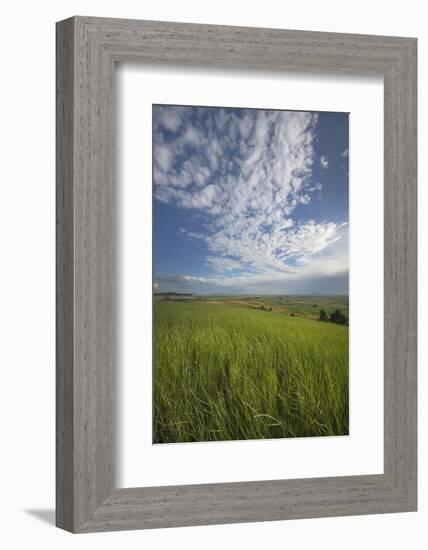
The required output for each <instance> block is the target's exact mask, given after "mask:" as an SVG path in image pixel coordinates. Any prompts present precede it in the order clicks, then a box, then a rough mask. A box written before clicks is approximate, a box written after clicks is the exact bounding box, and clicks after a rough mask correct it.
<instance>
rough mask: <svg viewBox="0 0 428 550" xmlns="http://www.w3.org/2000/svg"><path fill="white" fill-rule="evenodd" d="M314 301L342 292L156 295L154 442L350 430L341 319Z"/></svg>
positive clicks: (328, 301) (342, 303) (339, 304)
mask: <svg viewBox="0 0 428 550" xmlns="http://www.w3.org/2000/svg"><path fill="white" fill-rule="evenodd" d="M262 308H263V309H262ZM270 308H272V310H271V311H266V309H270ZM321 309H324V310H325V311H327V312H328V313H329V314H330V313H331V312H332V311H334V310H335V309H340V310H341V311H342V312H343V313H344V314H345V315H346V316H347V317H348V299H347V297H340V296H339V297H325V296H323V297H321V296H305V297H303V296H301V297H298V296H289V297H287V296H283V297H282V296H269V297H266V296H233V297H224V296H223V297H221V296H217V297H216V296H210V297H198V296H190V295H189V296H184V295H175V296H165V295H164V296H155V303H154V373H153V374H154V377H153V380H154V386H153V391H154V407H153V412H154V420H153V434H154V435H153V441H154V443H174V442H190V441H221V440H239V439H264V438H280V437H309V436H312V437H314V436H325V435H345V434H348V365H349V357H348V338H349V329H348V327H346V326H340V325H337V324H333V323H323V322H320V321H318V320H317V319H318V317H319V312H320V310H321Z"/></svg>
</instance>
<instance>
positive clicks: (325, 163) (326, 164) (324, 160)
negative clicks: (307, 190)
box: [320, 155, 328, 169]
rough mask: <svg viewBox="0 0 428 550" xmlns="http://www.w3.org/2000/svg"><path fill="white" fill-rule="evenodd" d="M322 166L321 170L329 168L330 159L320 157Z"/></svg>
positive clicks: (323, 156)
mask: <svg viewBox="0 0 428 550" xmlns="http://www.w3.org/2000/svg"><path fill="white" fill-rule="evenodd" d="M320 166H321V168H324V169H326V168H328V158H327V157H326V156H325V155H321V156H320Z"/></svg>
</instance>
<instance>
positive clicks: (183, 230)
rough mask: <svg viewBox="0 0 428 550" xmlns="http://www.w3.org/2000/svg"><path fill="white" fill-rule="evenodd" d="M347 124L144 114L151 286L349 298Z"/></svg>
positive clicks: (209, 112) (207, 113)
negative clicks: (149, 120)
mask: <svg viewBox="0 0 428 550" xmlns="http://www.w3.org/2000/svg"><path fill="white" fill-rule="evenodd" d="M348 146H349V117H348V114H347V113H321V112H319V113H316V112H299V111H275V110H261V109H235V108H218V107H182V106H167V105H154V106H153V186H154V193H153V197H154V199H153V215H154V221H153V262H154V265H153V272H154V281H153V286H154V290H155V292H191V293H196V294H233V293H237V294H305V293H317V292H319V293H323V294H346V293H348V196H349V192H348V191H349V186H348V162H349V149H348Z"/></svg>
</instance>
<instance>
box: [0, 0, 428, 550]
mask: <svg viewBox="0 0 428 550" xmlns="http://www.w3.org/2000/svg"><path fill="white" fill-rule="evenodd" d="M423 8H424V3H423V2H421V1H418V0H407V2H405V3H403V2H400V3H398V2H393V1H391V0H390V1H387V0H382V1H378V2H374V1H373V0H369V1H366V0H349V1H348V2H344V1H343V0H341V1H340V0H337V1H336V0H325V1H324V2H319V1H316V0H302V1H301V2H293V3H291V2H284V1H282V2H279V1H278V2H274V1H272V0H263V2H257V3H256V2H252V3H251V2H250V1H249V0H239V1H235V2H232V1H231V0H216V1H215V2H203V1H201V0H199V1H197V0H178V1H177V0H175V1H174V0H165V1H162V0H157V1H154V0H146V1H145V2H136V1H134V2H133V1H131V0H120V1H114V0H69V1H68V2H58V1H54V0H41V1H39V2H31V1H21V0H14V1H13V2H12V0H10V1H9V2H8V3H4V4H3V7H2V10H1V28H0V41H1V49H0V52H1V65H0V67H1V73H0V74H1V86H0V94H1V101H0V140H1V144H0V145H1V147H0V151H1V156H0V158H1V165H0V166H1V177H0V189H1V197H0V224H1V226H0V239H1V248H0V258H1V267H0V277H1V284H0V322H1V327H0V341H1V345H0V366H1V367H0V369H1V370H0V373H1V377H2V379H1V383H0V423H1V424H0V441H1V451H0V461H1V470H0V472H1V485H0V507H1V510H0V518H1V528H0V541H1V543H2V546H3V547H4V548H20V547H22V548H25V547H35V548H43V549H45V550H49V549H54V548H55V549H56V548H61V549H67V548H79V549H84V548H88V549H89V548H91V549H97V548H118V547H120V548H123V549H127V548H140V547H143V546H144V547H145V548H155V549H157V548H169V547H173V548H174V549H179V548H186V549H190V548H201V547H204V548H219V547H223V548H233V547H234V546H239V547H242V548H248V549H251V548H260V547H264V548H269V547H289V548H302V549H306V548H308V549H309V548H311V549H312V548H313V547H316V548H328V549H330V550H333V549H336V548H337V549H339V548H340V549H342V548H348V549H354V548H355V549H356V548H361V547H367V548H370V549H372V548H376V547H377V546H378V545H379V546H384V547H385V548H388V549H390V550H391V549H398V548H404V547H408V548H411V549H418V548H425V547H426V523H427V521H428V504H427V497H428V483H427V475H426V468H424V467H423V465H424V464H426V463H427V462H428V460H427V459H428V448H427V435H426V434H427V415H428V404H427V400H426V399H424V396H425V394H426V391H427V389H428V388H427V381H428V375H427V372H426V370H424V369H423V368H421V369H420V378H419V394H420V400H419V403H420V408H419V425H420V435H419V450H420V458H419V463H420V465H421V467H420V497H419V500H420V503H419V512H418V513H413V514H396V515H384V516H367V517H354V518H333V519H317V520H299V521H289V522H275V523H264V524H246V525H245V524H242V525H231V526H213V527H195V528H181V529H168V530H157V531H145V532H141V531H140V532H139V531H133V532H126V533H105V534H94V535H79V536H76V535H74V536H73V535H70V534H68V533H65V532H62V531H60V530H58V529H55V528H54V527H53V526H52V522H53V506H54V326H55V323H54V158H55V157H54V94H55V85H54V64H55V55H54V31H55V28H54V23H55V21H57V20H60V19H63V18H66V17H69V16H70V15H76V14H78V15H97V16H104V17H129V18H138V19H160V20H171V21H174V20H175V21H186V22H199V23H214V24H229V25H249V26H265V27H282V28H290V29H304V30H320V31H338V32H357V33H372V34H390V35H407V36H417V37H418V38H419V59H420V62H419V67H420V69H419V70H420V74H419V82H420V89H419V98H420V106H419V125H420V131H419V136H420V154H419V159H420V160H419V162H420V170H419V181H420V189H421V190H420V213H421V215H420V217H421V222H420V241H419V242H420V248H421V256H420V280H421V281H423V280H424V279H426V278H427V276H428V269H427V259H426V253H425V252H426V248H425V243H424V239H423V233H424V232H426V231H427V229H428V227H427V221H426V216H424V215H423V214H424V210H425V209H426V206H427V196H428V191H427V187H426V185H425V186H424V185H423V184H424V182H425V181H426V180H427V177H428V172H427V163H426V161H425V159H424V157H423V152H424V151H425V150H426V147H427V109H428V106H427V103H426V97H427V95H428V82H427V69H426V67H427V62H428V53H427V44H428V27H427V26H426V22H425V21H424V19H425V17H426V14H424V9H423ZM367 200H370V198H369V197H367ZM424 207H425V208H424ZM422 247H424V250H422ZM419 294H420V298H421V300H422V307H421V313H422V314H423V313H424V309H425V308H424V303H425V302H426V298H427V293H426V286H424V285H422V284H421V285H420V292H419ZM422 314H421V317H422ZM427 329H428V325H427V321H426V319H422V318H421V322H420V329H419V331H420V332H419V334H420V335H421V336H420V341H421V348H420V365H421V367H423V366H424V364H426V362H427V359H428V357H427V349H426V346H422V344H423V334H424V333H426V332H427ZM425 340H426V339H425ZM424 539H425V540H424Z"/></svg>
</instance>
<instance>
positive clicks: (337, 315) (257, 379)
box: [57, 17, 417, 533]
mask: <svg viewBox="0 0 428 550" xmlns="http://www.w3.org/2000/svg"><path fill="white" fill-rule="evenodd" d="M416 115H417V105H416V39H413V38H402V37H384V36H365V35H347V34H332V33H318V32H305V31H289V30H276V29H257V28H241V27H223V26H211V25H194V24H182V23H168V22H153V21H134V20H121V19H102V18H90V17H89V18H88V17H73V18H71V19H68V20H65V21H61V22H59V23H58V24H57V525H58V527H61V528H63V529H66V530H68V531H71V532H76V533H83V532H94V531H107V530H122V529H143V528H160V527H172V526H186V525H205V524H216V523H235V522H252V521H271V520H284V519H292V518H311V517H322V516H325V517H327V516H338V515H355V514H374V513H387V512H405V511H414V510H416V508H417V418H416V411H417V403H416V398H417V387H416V383H417V378H416V357H417V350H416V321H417V319H416V297H417V290H416V266H417V262H416V211H417V208H416V176H417V174H416V159H417V156H416V155H417V139H416V135H417V132H416Z"/></svg>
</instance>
